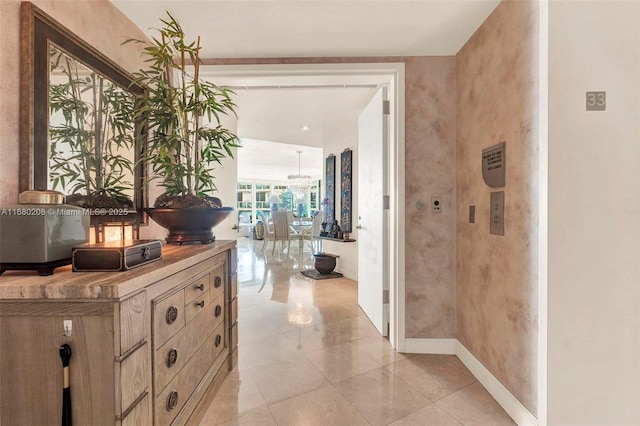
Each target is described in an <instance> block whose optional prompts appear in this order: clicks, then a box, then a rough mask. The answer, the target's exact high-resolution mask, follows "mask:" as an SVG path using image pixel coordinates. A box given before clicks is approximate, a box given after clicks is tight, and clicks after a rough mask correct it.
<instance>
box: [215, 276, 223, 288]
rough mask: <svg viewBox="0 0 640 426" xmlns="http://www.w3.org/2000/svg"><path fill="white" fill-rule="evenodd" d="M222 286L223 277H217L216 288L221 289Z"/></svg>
mask: <svg viewBox="0 0 640 426" xmlns="http://www.w3.org/2000/svg"><path fill="white" fill-rule="evenodd" d="M221 285H222V277H216V281H215V284H214V287H215V288H219V287H220V286H221Z"/></svg>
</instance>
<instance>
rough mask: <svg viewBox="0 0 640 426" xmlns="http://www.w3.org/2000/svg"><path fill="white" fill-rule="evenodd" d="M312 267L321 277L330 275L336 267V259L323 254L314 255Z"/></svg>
mask: <svg viewBox="0 0 640 426" xmlns="http://www.w3.org/2000/svg"><path fill="white" fill-rule="evenodd" d="M313 267H314V268H316V271H318V272H319V273H320V274H322V275H326V274H330V273H332V272H333V270H334V269H335V267H336V258H335V256H329V255H326V254H323V253H317V254H314V255H313Z"/></svg>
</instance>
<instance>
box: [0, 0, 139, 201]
mask: <svg viewBox="0 0 640 426" xmlns="http://www.w3.org/2000/svg"><path fill="white" fill-rule="evenodd" d="M33 3H34V4H35V5H36V6H38V7H39V8H40V9H42V10H43V11H44V12H46V13H47V14H49V15H50V16H51V17H53V18H54V19H55V20H57V21H58V22H60V23H61V24H62V25H64V26H65V27H67V28H68V29H70V30H71V31H73V32H74V33H76V34H77V35H78V36H79V37H80V38H82V39H84V40H85V41H86V42H87V43H89V44H91V45H92V46H93V47H95V48H96V49H98V50H99V51H101V52H102V53H104V54H105V55H106V56H108V57H109V58H111V59H113V60H114V61H115V62H116V63H117V64H119V65H120V66H122V67H123V68H125V69H127V70H129V71H135V70H137V69H139V68H140V67H142V65H143V63H142V61H141V59H140V55H139V51H140V49H139V47H137V46H136V45H134V44H129V45H126V46H121V45H120V43H122V42H123V41H124V40H126V39H127V38H131V37H134V38H145V35H144V33H143V32H142V31H141V30H140V29H139V28H138V27H137V26H136V25H134V24H133V23H132V22H131V21H130V20H129V19H128V18H126V17H125V16H124V15H122V13H121V12H120V11H119V10H118V9H117V8H116V7H115V6H113V5H112V4H111V3H110V2H109V1H108V0H94V1H65V0H47V1H45V0H36V1H33ZM0 28H2V31H1V32H0V37H1V39H0V44H1V45H2V49H1V50H0V117H2V121H1V124H0V126H1V127H0V152H2V163H1V166H0V206H9V205H14V204H17V202H18V151H19V143H20V142H19V140H18V134H19V121H18V114H19V111H20V93H19V92H20V91H19V81H20V1H15V0H1V1H0Z"/></svg>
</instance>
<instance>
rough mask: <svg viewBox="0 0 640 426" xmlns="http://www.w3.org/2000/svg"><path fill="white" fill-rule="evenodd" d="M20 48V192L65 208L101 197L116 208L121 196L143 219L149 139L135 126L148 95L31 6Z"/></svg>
mask: <svg viewBox="0 0 640 426" xmlns="http://www.w3.org/2000/svg"><path fill="white" fill-rule="evenodd" d="M20 47H21V55H20V57H21V75H22V77H21V81H20V91H21V108H20V109H21V111H20V182H19V190H20V192H22V191H26V190H31V189H36V190H46V189H49V190H57V191H60V192H63V193H65V195H67V202H69V197H70V196H89V195H92V194H94V195H98V194H102V195H106V196H107V197H111V198H113V199H115V201H114V205H113V207H117V208H122V207H123V205H121V204H118V203H119V202H121V201H122V199H121V198H122V197H121V196H123V197H125V198H127V199H129V202H130V204H128V205H127V206H126V209H127V212H128V214H129V215H131V214H133V215H137V217H138V218H139V219H140V218H142V217H143V216H142V208H143V207H144V206H145V205H146V203H145V199H144V197H145V191H144V184H143V167H142V164H140V161H139V159H140V154H141V149H142V148H143V143H142V135H143V133H144V132H143V129H142V127H141V126H140V124H139V123H138V122H135V121H134V120H133V107H134V105H135V97H136V96H137V95H139V94H141V93H142V88H140V87H139V86H136V85H133V84H132V81H133V77H132V76H131V75H130V74H129V73H128V72H127V71H125V70H124V69H123V68H121V67H120V66H119V65H117V64H116V63H115V62H113V61H112V60H111V59H109V58H108V57H106V56H104V55H103V54H102V53H100V52H99V51H97V50H96V49H95V48H93V47H92V46H90V45H89V44H88V43H86V42H85V41H83V40H82V39H80V38H79V37H78V36H77V35H75V34H73V33H72V32H71V31H69V30H68V29H66V28H65V27H64V26H62V25H61V24H59V23H58V22H56V21H55V20H54V19H53V18H51V17H50V16H48V15H47V14H45V13H44V12H43V11H42V10H40V9H39V8H37V7H36V6H34V5H33V4H32V3H30V2H22V4H21V46H20ZM83 202H84V201H83ZM73 204H77V203H75V202H74V203H73ZM77 205H80V206H82V207H88V208H93V207H95V206H91V205H90V204H89V205H86V206H83V205H82V204H77ZM100 207H104V205H101V206H100Z"/></svg>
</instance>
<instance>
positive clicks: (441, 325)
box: [405, 56, 456, 338]
mask: <svg viewBox="0 0 640 426" xmlns="http://www.w3.org/2000/svg"><path fill="white" fill-rule="evenodd" d="M405 64H406V65H405V72H406V74H405V84H406V97H405V99H406V102H405V104H406V105H405V107H406V110H405V115H406V123H405V135H406V143H405V209H406V210H405V211H406V214H405V221H406V222H405V229H406V235H405V238H406V240H405V241H406V248H405V250H406V252H405V280H406V285H405V294H406V297H405V307H406V311H405V322H406V324H405V330H406V331H405V335H406V337H407V338H455V336H456V318H455V317H456V314H455V310H456V270H455V256H456V246H455V244H456V241H455V235H456V219H455V217H456V194H455V182H456V167H455V144H456V68H455V67H456V61H455V58H454V57H453V56H450V57H428V58H407V60H406V61H405ZM433 196H438V197H440V199H441V201H442V210H441V212H440V213H432V212H431V208H430V204H431V197H433ZM418 201H421V202H423V203H424V208H422V209H418V208H417V207H416V203H417V202H418Z"/></svg>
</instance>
